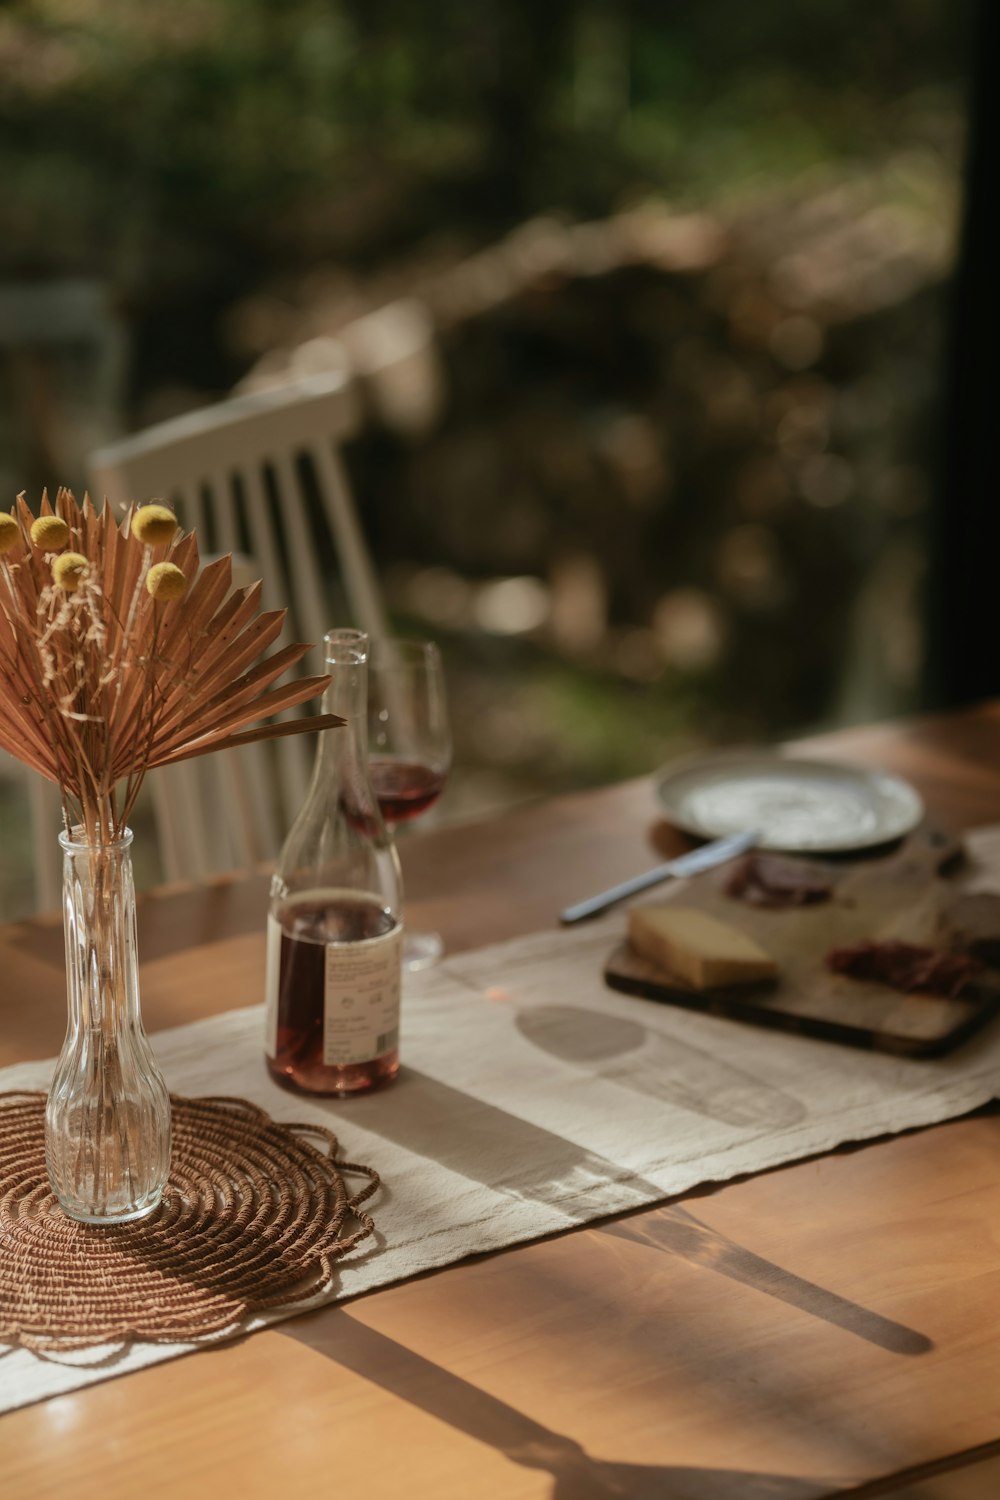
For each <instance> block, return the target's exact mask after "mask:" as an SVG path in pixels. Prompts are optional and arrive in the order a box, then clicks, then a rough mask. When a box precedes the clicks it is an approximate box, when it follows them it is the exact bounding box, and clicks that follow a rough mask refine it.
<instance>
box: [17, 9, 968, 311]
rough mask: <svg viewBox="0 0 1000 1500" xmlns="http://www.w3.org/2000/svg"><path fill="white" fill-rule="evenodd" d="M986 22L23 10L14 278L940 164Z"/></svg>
mask: <svg viewBox="0 0 1000 1500" xmlns="http://www.w3.org/2000/svg"><path fill="white" fill-rule="evenodd" d="M970 9H971V5H970V0H959V3H956V4H951V5H949V6H941V5H939V4H932V3H931V0H882V3H881V4H879V5H877V6H873V5H871V4H870V3H868V0H811V3H810V4H809V5H807V6H802V5H800V4H795V3H792V0H769V3H768V4H767V5H758V6H748V5H746V4H745V3H744V0H675V3H674V4H671V5H669V6H664V5H662V4H658V3H655V0H627V3H612V0H548V3H547V4H546V5H545V6H544V7H539V6H538V5H537V3H533V0H532V3H529V0H477V3H461V4H459V3H458V0H438V3H437V4H435V5H426V4H415V3H413V0H381V3H374V4H373V3H369V0H284V3H282V4H281V5H277V4H274V3H273V0H145V3H143V4H142V5H135V4H130V3H127V0H13V3H8V4H6V5H4V6H3V8H2V9H0V66H2V69H3V73H4V75H5V78H6V87H5V88H4V90H3V92H2V95H0V171H2V174H3V181H4V199H5V209H6V223H5V233H4V236H3V240H2V243H0V265H2V267H3V269H4V270H5V271H6V272H7V273H8V274H24V273H28V274H38V273H42V272H54V271H58V272H66V271H67V270H77V271H79V270H87V271H100V272H101V273H103V274H108V273H110V274H111V275H112V276H113V277H114V278H115V279H116V280H117V281H118V282H119V284H121V285H122V286H123V287H125V288H127V289H129V290H130V291H132V293H133V294H135V295H140V296H142V295H148V294H149V289H150V288H151V287H153V286H155V285H156V284H157V283H158V282H159V281H163V280H166V281H168V282H169V281H170V280H172V279H174V278H178V277H179V278H189V277H191V276H194V275H202V276H208V275H212V274H214V275H217V276H221V275H225V276H230V277H232V278H233V279H235V280H237V281H242V282H244V283H245V282H247V281H248V280H252V279H253V278H254V277H255V276H258V275H259V274H260V273H261V272H262V270H264V269H266V268H268V267H273V266H275V265H277V264H282V265H284V264H288V263H290V262H291V263H295V262H298V263H308V262H309V261H310V260H312V259H314V258H316V257H319V256H327V255H331V254H337V255H342V256H347V257H373V256H374V257H377V256H379V255H384V254H386V253H389V252H391V250H392V249H393V248H394V247H396V246H398V245H400V244H401V243H410V242H412V240H413V238H414V236H415V235H421V234H426V233H429V232H431V231H433V230H435V229H438V228H441V227H443V228H446V229H449V230H453V229H455V228H456V227H458V228H470V229H472V230H474V231H475V232H477V233H480V234H482V233H492V232H495V231H497V230H498V229H500V228H501V227H503V226H505V225H509V224H511V223H513V222H516V221H517V220H518V219H519V218H521V217H523V216H525V215H527V214H530V213H532V212H535V211H538V210H540V209H544V208H549V207H551V206H553V205H558V206H560V207H563V208H566V209H568V210H570V211H571V212H579V213H602V212H607V211H609V210H610V209H612V208H613V207H615V206H616V205H619V204H620V203H621V201H622V199H623V197H627V196H628V195H629V194H630V193H631V194H634V193H637V192H641V191H643V190H646V189H656V190H665V191H667V192H669V193H671V194H674V195H678V196H681V197H691V196H697V198H698V200H699V201H700V202H704V201H705V200H706V198H707V199H715V198H717V197H718V196H719V195H720V194H725V193H729V192H732V191H733V190H734V189H737V188H739V187H740V186H741V185H742V184H744V183H745V182H746V180H747V179H748V178H749V177H752V176H755V175H759V174H761V173H766V174H768V175H772V176H773V175H774V174H775V173H778V174H781V173H788V172H793V171H799V170H801V168H802V167H804V166H808V165H810V164H814V163H820V162H824V161H828V160H829V159H830V158H831V157H837V156H843V155H845V154H847V155H849V154H855V155H862V156H864V157H865V158H868V159H870V158H872V157H878V156H882V155H884V154H886V153H888V152H891V151H893V150H897V149H900V148H901V147H902V146H904V145H906V146H908V147H910V148H913V147H915V146H919V145H920V144H921V141H920V136H921V133H923V134H924V136H925V140H924V142H923V144H924V145H926V147H927V149H932V150H933V149H937V148H938V147H939V145H940V141H939V140H938V139H935V138H934V127H935V121H937V123H940V118H939V117H940V115H941V114H942V113H946V112H947V111H942V110H937V111H936V109H935V103H936V94H937V92H939V91H941V90H948V89H951V90H954V87H955V81H956V79H959V78H960V77H961V75H962V72H963V66H964V48H965V46H966V44H967V43H966V36H967V30H968V22H969V12H970ZM938 102H940V101H938ZM915 115H918V116H919V120H916V121H915ZM921 122H922V123H921Z"/></svg>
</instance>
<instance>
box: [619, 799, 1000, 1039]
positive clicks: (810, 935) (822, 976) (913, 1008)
mask: <svg viewBox="0 0 1000 1500" xmlns="http://www.w3.org/2000/svg"><path fill="white" fill-rule="evenodd" d="M810 863H811V864H816V863H819V862H818V861H816V860H810ZM826 868H827V869H828V871H829V873H830V875H831V878H832V881H833V891H832V894H831V896H830V898H829V899H828V900H827V901H823V902H817V903H816V904H814V905H811V906H801V907H784V908H781V909H777V910H775V909H772V908H763V907H756V906H752V905H750V904H748V903H747V902H745V901H742V900H738V899H734V898H733V897H731V896H727V895H726V892H725V887H726V884H727V882H728V880H729V879H730V876H731V874H732V866H731V865H728V866H723V867H721V868H720V869H717V870H710V871H707V872H706V873H705V874H704V875H697V876H694V877H693V878H692V879H691V880H688V881H686V882H685V883H684V885H683V887H681V886H680V885H678V886H677V887H676V893H675V892H674V891H672V890H669V889H668V891H666V892H665V893H664V896H663V897H662V899H663V900H677V901H680V902H682V903H683V904H684V905H685V906H696V907H699V908H700V909H701V910H702V911H706V912H710V913H711V914H712V915H714V916H716V917H718V918H719V919H720V920H722V921H724V922H728V923H729V924H730V925H731V926H734V927H739V928H740V929H741V930H742V931H744V932H746V933H747V934H748V935H749V936H750V937H752V938H754V939H755V940H756V941H757V942H758V943H760V945H761V947H762V948H764V949H765V951H766V952H767V953H769V954H770V955H771V956H772V958H774V960H775V961H776V963H777V964H778V968H779V971H780V972H779V978H778V979H777V981H775V982H774V983H771V984H768V985H766V986H756V987H753V988H748V987H746V986H742V987H735V988H732V989H718V990H711V991H692V990H686V989H683V988H679V987H678V984H677V981H676V980H674V979H672V978H671V976H670V975H668V974H667V973H666V972H665V971H664V970H662V969H659V968H657V966H656V965H654V964H652V963H650V962H649V961H648V960H647V959H644V958H642V957H641V956H640V955H639V954H637V953H636V952H634V950H633V949H632V948H631V947H630V945H629V944H628V943H627V942H625V943H622V944H620V946H619V947H618V948H616V949H615V951H614V953H612V955H611V957H610V958H609V960H608V963H607V965H606V968H605V978H606V980H607V982H608V984H609V985H611V986H612V988H614V989H617V990H623V991H625V992H626V993H627V994H630V995H640V996H642V997H644V998H645V999H649V1000H660V1001H665V1002H666V1003H668V1004H671V1005H683V1006H687V1007H689V1008H691V1009H694V1010H702V1011H708V1012H710V1013H711V1014H713V1015H718V1016H730V1017H732V1018H734V1019H736V1020H740V1021H751V1022H754V1023H756V1024H758V1025H763V1026H776V1027H780V1028H781V1029H783V1030H785V1031H796V1032H800V1033H805V1034H806V1035H808V1036H816V1037H822V1038H825V1039H826V1040H828V1041H835V1042H845V1043H848V1044H850V1045H851V1046H856V1047H868V1048H876V1049H878V1050H880V1051H884V1052H896V1053H901V1054H904V1055H908V1056H911V1057H936V1056H940V1055H941V1054H942V1053H945V1052H949V1051H951V1050H952V1048H954V1047H957V1046H958V1045H959V1044H960V1043H961V1042H963V1041H965V1040H966V1038H967V1037H969V1036H971V1035H972V1033H973V1032H974V1031H976V1030H977V1029H978V1028H979V1027H980V1026H982V1025H984V1024H985V1023H986V1022H987V1021H989V1020H990V1019H992V1017H993V1016H995V1015H996V1014H997V1013H998V1011H1000V970H996V969H987V970H985V971H984V973H983V974H982V975H981V976H980V977H979V978H978V979H977V980H976V981H974V982H973V983H971V984H969V985H967V986H966V987H965V988H964V989H963V991H962V993H961V994H960V995H959V996H957V997H956V998H954V999H948V998H946V997H943V996H937V995H923V994H903V993H901V992H900V991H898V990H894V989H891V988H890V987H889V986H888V985H884V984H877V983H875V982H871V981H866V980H859V979H851V978H848V977H847V976H846V975H842V974H834V973H831V971H830V970H829V969H828V968H827V967H826V965H825V961H824V960H825V958H826V955H827V954H828V953H829V952H830V950H831V949H832V948H838V947H843V946H846V945H849V944H853V943H858V942H862V941H864V940H865V939H874V940H881V939H886V938H897V939H899V940H901V941H903V942H910V943H919V944H925V945H927V946H929V947H943V946H947V944H948V940H949V936H950V934H951V933H952V932H953V930H954V925H955V918H954V908H955V904H956V902H957V901H958V900H959V899H960V898H961V896H962V892H963V880H964V878H965V876H966V871H965V869H964V859H963V856H962V851H961V848H960V846H959V845H958V844H957V843H956V842H955V841H953V840H952V839H950V838H948V837H947V836H946V835H944V834H942V833H940V832H938V831H935V830H932V829H926V828H922V829H918V830H917V831H916V832H915V833H913V834H911V835H910V837H909V838H908V839H907V840H906V841H905V842H904V843H903V844H902V845H901V846H899V847H897V848H896V849H895V850H894V851H893V852H891V853H889V854H884V855H881V856H879V857H868V858H864V859H857V860H853V861H850V862H847V861H843V862H841V861H832V860H831V861H828V862H827V863H826ZM997 936H998V940H1000V932H998V934H997Z"/></svg>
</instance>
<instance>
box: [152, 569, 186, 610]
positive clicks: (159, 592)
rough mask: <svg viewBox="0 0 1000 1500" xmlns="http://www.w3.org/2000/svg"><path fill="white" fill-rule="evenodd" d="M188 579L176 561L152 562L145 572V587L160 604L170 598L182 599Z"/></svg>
mask: <svg viewBox="0 0 1000 1500" xmlns="http://www.w3.org/2000/svg"><path fill="white" fill-rule="evenodd" d="M187 586H188V581H187V579H186V578H185V577H184V574H183V573H182V572H181V570H180V568H179V567H178V566H177V564H176V563H168V562H162V563H154V564H153V566H152V567H151V568H150V570H149V572H148V573H147V574H146V587H147V589H148V590H149V592H150V593H151V594H152V596H153V598H154V599H155V600H157V602H158V603H160V604H166V603H167V602H168V601H169V600H170V599H183V597H184V595H185V594H186V593H187Z"/></svg>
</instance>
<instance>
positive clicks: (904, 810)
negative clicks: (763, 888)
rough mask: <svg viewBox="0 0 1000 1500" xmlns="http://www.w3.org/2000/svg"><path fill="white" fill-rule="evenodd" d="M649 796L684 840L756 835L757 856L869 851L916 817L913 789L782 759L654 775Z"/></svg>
mask: <svg viewBox="0 0 1000 1500" xmlns="http://www.w3.org/2000/svg"><path fill="white" fill-rule="evenodd" d="M656 794H657V797H658V798H659V801H660V806H661V807H662V808H663V811H664V813H665V814H666V816H667V817H668V818H669V819H670V821H671V822H672V823H676V825H677V827H678V828H683V829H684V830H685V832H687V833H693V834H697V835H698V836H699V837H700V838H711V839H714V838H722V837H723V836H724V835H726V834H729V833H739V832H740V831H741V830H742V829H744V828H758V829H760V831H761V840H760V846H759V847H760V848H762V849H784V850H793V851H804V850H811V851H813V852H815V853H820V852H824V853H833V852H835V851H837V850H844V849H870V848H873V847H874V846H875V845H876V844H885V843H888V842H889V840H891V839H898V838H901V837H902V835H903V834H904V833H909V831H910V829H911V828H915V827H916V825H917V824H918V823H919V822H920V820H921V818H922V817H923V815H924V805H923V802H922V801H921V800H920V797H919V795H918V794H917V792H915V791H914V789H913V787H912V786H910V785H909V783H908V782H906V781H902V780H901V779H900V778H899V777H898V776H890V775H889V773H888V772H887V771H869V770H863V769H862V768H861V767H859V766H845V765H838V764H837V763H836V762H833V761H822V760H798V759H794V758H793V757H791V756H783V755H767V754H753V753H744V752H731V753H724V754H722V755H714V756H709V757H705V756H702V757H700V758H699V759H698V760H696V761H694V760H689V761H684V762H682V763H680V764H678V765H675V766H672V767H671V768H670V769H668V770H667V771H665V772H664V773H663V774H662V775H661V777H660V779H659V781H658V782H657V787H656Z"/></svg>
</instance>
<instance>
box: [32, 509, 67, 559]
mask: <svg viewBox="0 0 1000 1500" xmlns="http://www.w3.org/2000/svg"><path fill="white" fill-rule="evenodd" d="M31 540H32V541H33V542H34V544H35V546H36V547H40V548H41V549H42V551H43V552H58V551H59V549H60V547H65V545H66V543H67V542H68V541H69V527H68V526H67V525H66V522H65V521H64V520H63V518H62V516H39V517H38V520H37V521H32V523H31Z"/></svg>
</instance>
